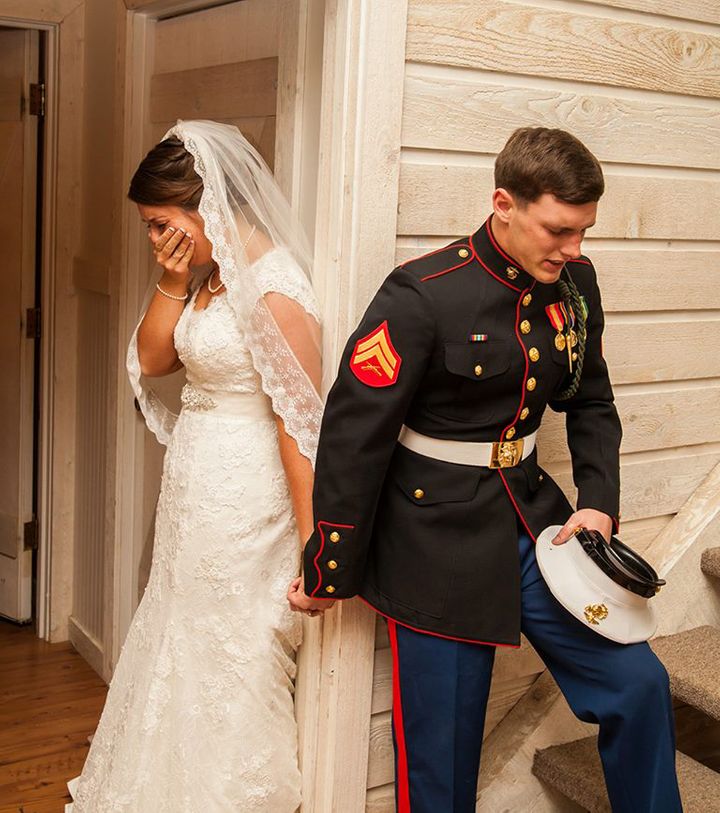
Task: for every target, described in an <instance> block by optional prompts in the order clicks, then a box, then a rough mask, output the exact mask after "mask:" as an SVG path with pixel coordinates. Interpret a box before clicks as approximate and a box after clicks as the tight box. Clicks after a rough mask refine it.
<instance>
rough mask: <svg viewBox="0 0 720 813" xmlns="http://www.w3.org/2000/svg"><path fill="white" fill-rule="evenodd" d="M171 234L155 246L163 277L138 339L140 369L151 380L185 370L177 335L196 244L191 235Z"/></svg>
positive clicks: (139, 331)
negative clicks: (178, 347) (153, 377)
mask: <svg viewBox="0 0 720 813" xmlns="http://www.w3.org/2000/svg"><path fill="white" fill-rule="evenodd" d="M169 231H170V230H168V231H166V232H164V233H163V235H162V236H161V237H160V239H159V240H158V243H157V244H156V245H155V254H156V257H157V261H158V263H159V264H160V265H161V266H162V268H163V275H162V277H160V281H159V282H158V286H159V289H158V290H156V291H155V295H154V296H153V298H152V301H151V302H150V306H149V307H148V309H147V311H146V313H145V317H144V318H143V320H142V323H141V325H140V328H139V329H138V336H137V343H138V358H139V359H140V369H141V371H142V374H143V375H149V376H162V375H169V374H170V373H174V372H175V371H176V370H179V369H180V367H182V363H181V362H180V360H179V359H178V354H177V350H176V349H175V343H174V341H173V334H174V332H175V325H176V324H177V322H178V319H179V318H180V316H181V314H182V312H183V310H184V308H185V302H186V300H187V296H188V283H189V281H190V270H189V264H190V259H191V258H192V255H193V251H194V249H195V244H194V242H193V240H192V238H191V236H190V235H189V234H185V233H184V232H182V231H181V230H178V231H175V230H173V233H171V234H169V235H168V232H169ZM161 241H163V242H161ZM160 289H162V291H161V290H160Z"/></svg>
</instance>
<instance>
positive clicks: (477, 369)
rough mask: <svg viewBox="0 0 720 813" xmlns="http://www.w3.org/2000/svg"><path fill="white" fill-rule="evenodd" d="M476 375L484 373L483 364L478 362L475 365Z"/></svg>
mask: <svg viewBox="0 0 720 813" xmlns="http://www.w3.org/2000/svg"><path fill="white" fill-rule="evenodd" d="M475 375H482V365H481V364H478V365H477V366H476V367H475Z"/></svg>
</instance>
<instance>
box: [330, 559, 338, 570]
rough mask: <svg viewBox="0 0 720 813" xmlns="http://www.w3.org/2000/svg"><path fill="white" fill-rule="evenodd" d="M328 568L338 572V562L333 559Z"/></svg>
mask: <svg viewBox="0 0 720 813" xmlns="http://www.w3.org/2000/svg"><path fill="white" fill-rule="evenodd" d="M328 567H329V568H330V570H337V562H336V561H335V560H334V559H331V560H330V561H329V562H328Z"/></svg>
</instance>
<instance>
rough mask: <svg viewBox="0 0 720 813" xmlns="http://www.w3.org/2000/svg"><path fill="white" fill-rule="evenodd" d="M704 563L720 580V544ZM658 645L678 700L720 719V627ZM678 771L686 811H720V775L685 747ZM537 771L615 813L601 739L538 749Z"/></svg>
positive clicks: (594, 810)
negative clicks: (607, 787) (607, 788)
mask: <svg viewBox="0 0 720 813" xmlns="http://www.w3.org/2000/svg"><path fill="white" fill-rule="evenodd" d="M700 567H701V569H702V571H703V573H705V574H706V575H708V576H711V577H714V578H717V579H720V548H709V549H708V550H706V551H704V553H703V555H702V559H701V562H700ZM652 648H653V650H654V651H655V653H656V654H657V656H658V658H660V660H661V661H662V662H663V664H664V665H665V668H666V669H667V671H668V675H669V676H670V690H671V692H672V695H673V698H674V699H675V701H676V702H678V703H680V704H685V705H687V706H689V707H691V708H692V709H696V710H697V711H698V712H701V713H702V715H704V716H705V717H706V718H708V719H709V720H710V721H716V722H718V723H720V677H719V675H720V630H718V629H715V628H714V627H696V628H695V629H691V630H686V631H685V632H679V633H677V634H676V635H668V636H667V637H665V638H657V639H655V640H654V641H652ZM677 771H678V781H679V784H680V794H681V796H682V800H683V808H684V811H685V813H710V812H711V811H720V773H718V772H717V771H714V770H712V769H711V768H708V767H706V766H705V765H702V764H701V763H699V762H696V761H695V760H694V759H691V758H690V757H689V756H687V755H686V754H683V753H681V752H680V751H678V753H677ZM533 773H534V774H535V776H537V777H538V778H539V779H542V780H543V781H544V782H546V783H547V784H548V785H550V786H551V787H553V788H555V789H556V790H558V791H560V792H561V793H562V794H564V795H565V796H566V797H567V798H569V799H571V800H572V801H573V802H575V803H576V804H578V805H580V806H581V807H582V808H583V809H585V810H588V811H590V813H610V803H609V801H608V798H607V794H606V792H605V780H604V777H603V773H602V767H601V764H600V757H599V755H598V752H597V738H596V737H587V738H586V739H582V740H576V741H575V742H569V743H565V744H564V745H554V746H551V747H550V748H544V749H542V750H540V751H537V752H536V753H535V759H534V762H533Z"/></svg>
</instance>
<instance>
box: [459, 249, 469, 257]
mask: <svg viewBox="0 0 720 813" xmlns="http://www.w3.org/2000/svg"><path fill="white" fill-rule="evenodd" d="M469 256H470V252H469V251H468V250H467V249H466V248H461V249H460V250H459V251H458V257H462V258H463V259H465V257H469Z"/></svg>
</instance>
